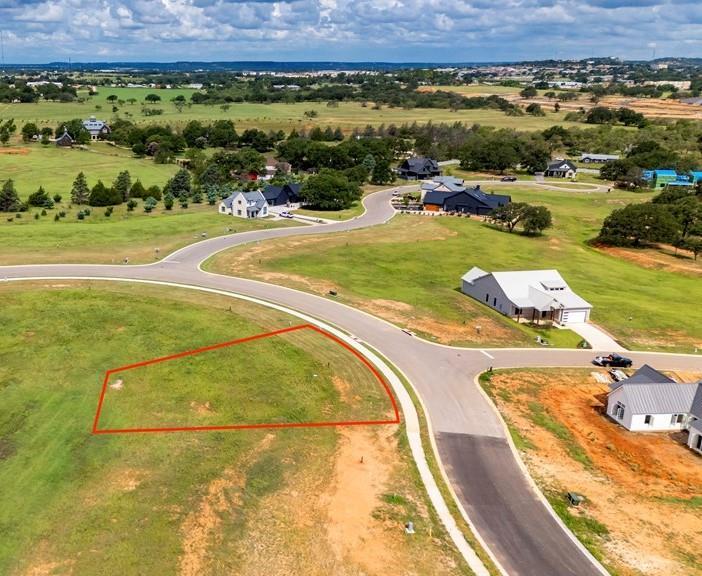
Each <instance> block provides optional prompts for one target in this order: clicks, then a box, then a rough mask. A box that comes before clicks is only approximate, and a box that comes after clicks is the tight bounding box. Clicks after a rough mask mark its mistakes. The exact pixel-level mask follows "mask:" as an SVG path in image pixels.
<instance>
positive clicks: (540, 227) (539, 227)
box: [522, 206, 553, 234]
mask: <svg viewBox="0 0 702 576" xmlns="http://www.w3.org/2000/svg"><path fill="white" fill-rule="evenodd" d="M552 225H553V220H552V218H551V212H550V210H549V209H548V208H546V206H529V208H528V209H527V211H526V215H525V216H524V219H523V220H522V227H523V228H524V233H525V234H541V233H542V232H543V231H544V230H546V228H550V227H551V226H552Z"/></svg>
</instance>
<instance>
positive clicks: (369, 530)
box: [233, 426, 463, 576]
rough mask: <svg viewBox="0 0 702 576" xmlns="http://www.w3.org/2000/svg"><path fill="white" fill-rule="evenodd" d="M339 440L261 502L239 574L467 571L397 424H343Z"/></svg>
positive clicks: (238, 551) (238, 550) (240, 551)
mask: <svg viewBox="0 0 702 576" xmlns="http://www.w3.org/2000/svg"><path fill="white" fill-rule="evenodd" d="M336 444H337V445H336V449H335V450H334V452H333V453H332V458H329V457H328V455H327V457H324V456H323V455H322V454H321V453H317V452H316V451H312V452H310V453H307V454H305V456H304V459H305V460H306V461H307V464H306V465H305V466H304V467H303V466H299V467H297V468H296V471H295V472H294V474H293V476H292V477H291V478H290V479H289V481H288V482H286V485H285V487H284V488H282V489H281V490H279V491H277V492H276V493H274V494H271V495H269V496H266V497H265V498H264V499H263V500H262V501H261V502H260V505H259V507H258V510H257V511H256V513H255V515H254V516H253V517H251V518H250V519H249V521H248V523H247V531H246V534H245V536H244V538H243V539H242V540H240V541H239V542H237V543H236V546H235V551H234V552H233V555H234V556H236V557H239V558H241V559H242V563H241V566H240V567H239V569H238V571H237V574H241V575H243V576H259V575H262V574H266V575H284V574H285V575H288V574H305V575H309V576H326V575H328V574H334V575H335V576H361V575H363V576H375V575H377V576H385V575H386V574H403V575H420V574H437V575H449V574H461V573H463V572H462V568H460V567H459V566H458V565H457V564H456V563H455V560H454V559H453V557H452V556H451V554H450V553H447V549H446V542H445V541H444V540H442V539H441V538H438V537H436V536H433V535H432V533H431V528H429V527H428V526H427V523H428V511H427V510H426V508H425V507H424V506H423V505H422V504H421V503H419V504H417V502H418V501H419V498H417V497H416V496H417V495H416V488H414V486H412V485H411V484H407V483H406V482H407V475H406V473H403V472H402V470H403V467H404V466H406V464H407V463H406V462H404V461H403V457H402V456H401V455H400V452H399V450H398V438H397V428H396V427H394V426H386V427H375V428H369V427H349V428H341V429H339V432H338V441H337V443H336ZM311 462H314V464H311ZM299 463H300V464H303V462H302V461H300V462H299ZM398 503H400V504H398ZM398 508H401V509H402V512H400V513H398ZM410 519H411V520H413V521H415V523H416V525H417V526H419V527H420V529H418V530H417V533H416V534H414V535H408V534H406V533H405V531H404V522H406V521H407V520H410Z"/></svg>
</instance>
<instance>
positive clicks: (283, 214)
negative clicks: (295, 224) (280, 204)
mask: <svg viewBox="0 0 702 576" xmlns="http://www.w3.org/2000/svg"><path fill="white" fill-rule="evenodd" d="M280 217H281V218H292V217H293V214H292V212H288V211H287V210H283V211H282V212H281V213H280Z"/></svg>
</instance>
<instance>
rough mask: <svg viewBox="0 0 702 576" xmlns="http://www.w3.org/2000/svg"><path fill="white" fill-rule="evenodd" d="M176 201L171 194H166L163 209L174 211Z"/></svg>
mask: <svg viewBox="0 0 702 576" xmlns="http://www.w3.org/2000/svg"><path fill="white" fill-rule="evenodd" d="M174 201H175V196H173V194H171V192H170V191H169V192H166V193H165V194H164V195H163V207H164V208H165V209H166V210H173V202H174Z"/></svg>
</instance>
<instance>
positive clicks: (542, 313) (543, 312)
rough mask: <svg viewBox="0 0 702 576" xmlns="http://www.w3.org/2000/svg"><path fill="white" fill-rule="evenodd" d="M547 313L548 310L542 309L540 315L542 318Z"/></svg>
mask: <svg viewBox="0 0 702 576" xmlns="http://www.w3.org/2000/svg"><path fill="white" fill-rule="evenodd" d="M547 313H548V312H547V311H546V310H544V311H542V312H541V317H542V318H546V314H547Z"/></svg>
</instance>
